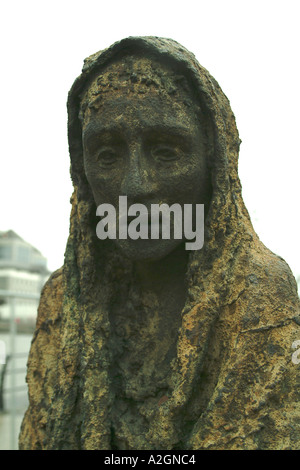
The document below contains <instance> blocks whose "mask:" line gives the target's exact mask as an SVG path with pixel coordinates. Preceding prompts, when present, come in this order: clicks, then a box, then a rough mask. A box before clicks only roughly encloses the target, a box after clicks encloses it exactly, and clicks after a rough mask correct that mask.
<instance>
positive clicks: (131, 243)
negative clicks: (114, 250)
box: [114, 239, 183, 261]
mask: <svg viewBox="0 0 300 470" xmlns="http://www.w3.org/2000/svg"><path fill="white" fill-rule="evenodd" d="M114 243H115V244H116V245H117V247H118V248H119V249H120V250H121V251H122V253H123V254H124V255H125V256H126V257H127V258H129V259H131V260H133V261H142V260H145V261H158V260H160V259H162V258H164V257H165V256H167V255H169V254H170V253H171V252H172V251H173V250H175V248H177V247H178V246H179V245H181V244H182V243H183V241H182V240H151V239H150V240H141V239H138V240H131V239H126V240H114Z"/></svg>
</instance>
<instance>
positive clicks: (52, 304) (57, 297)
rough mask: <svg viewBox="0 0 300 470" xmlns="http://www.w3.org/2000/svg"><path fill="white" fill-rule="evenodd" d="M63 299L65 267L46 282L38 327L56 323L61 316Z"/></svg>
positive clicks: (41, 299) (42, 293)
mask: <svg viewBox="0 0 300 470" xmlns="http://www.w3.org/2000/svg"><path fill="white" fill-rule="evenodd" d="M62 299H63V267H61V268H60V269H57V270H56V271H54V272H53V273H52V274H51V275H50V277H49V279H48V280H47V281H46V283H45V285H44V287H43V289H42V292H41V298H40V303H39V308H38V317H37V323H36V327H37V329H39V328H40V327H42V325H43V324H45V322H46V323H53V322H56V321H57V320H58V319H59V317H60V316H61V311H62Z"/></svg>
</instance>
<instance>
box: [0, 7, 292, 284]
mask: <svg viewBox="0 0 300 470" xmlns="http://www.w3.org/2000/svg"><path fill="white" fill-rule="evenodd" d="M299 13H300V2H299V0H284V1H277V0H272V1H271V0H251V1H249V0H226V1H224V0H209V1H208V0H185V1H182V0H181V1H176V0H171V1H170V0H163V1H162V0H152V1H150V2H143V1H130V0H129V1H113V2H107V1H106V2H104V1H101V0H99V1H94V0H85V1H82V0H81V1H76V0H60V1H55V0H52V1H51V2H50V1H40V0H39V1H37V0H26V1H24V0H10V1H9V2H4V1H3V2H1V6H0V17H1V20H0V22H1V28H0V35H1V69H2V70H1V105H2V106H1V108H2V112H1V132H2V138H1V146H2V149H1V173H0V175H1V176H0V178H1V181H0V201H1V210H0V214H1V222H0V230H8V229H13V230H15V231H16V232H17V233H18V234H19V235H20V236H22V237H23V238H24V239H25V240H27V241H28V242H30V243H31V244H33V245H34V246H36V247H37V248H38V249H39V250H41V252H42V253H43V254H44V255H45V256H46V257H47V258H48V266H49V268H50V269H51V270H54V269H57V268H58V267H60V266H61V265H62V264H63V256H64V250H65V245H66V241H67V237H68V230H69V212H70V205H69V199H70V196H71V193H72V186H71V181H70V178H69V155H68V146H67V145H68V144H67V113H66V99H67V93H68V90H69V89H70V87H71V85H72V83H73V81H74V79H75V78H76V77H77V76H78V75H79V74H80V72H81V68H82V64H83V59H84V58H85V57H87V56H88V55H90V54H92V53H94V52H96V51H98V50H100V49H104V48H106V47H108V46H109V45H111V44H112V43H113V42H115V41H117V40H119V39H122V38H124V37H127V36H148V35H151V36H163V37H169V38H172V39H175V40H176V41H178V42H180V43H181V44H182V45H183V46H185V47H186V48H187V49H189V50H190V51H192V52H193V53H194V54H195V55H196V57H197V59H198V61H199V62H200V63H201V64H202V65H203V66H204V67H205V68H207V69H208V70H209V71H210V73H211V74H212V75H213V76H214V77H215V78H216V80H217V81H218V82H219V84H220V86H221V88H222V89H223V91H224V93H225V94H226V95H227V96H228V98H229V100H230V102H231V106H232V109H233V111H234V113H235V116H236V121H237V126H238V129H239V132H240V137H241V139H242V146H241V152H240V165H239V168H240V170H239V174H240V178H241V181H242V186H243V195H244V200H245V203H246V206H247V208H248V210H249V212H250V215H251V218H252V221H253V224H254V227H255V229H256V231H257V233H258V235H259V236H260V238H261V240H262V241H263V242H264V243H265V245H267V246H268V247H269V248H270V249H271V250H272V251H274V252H275V253H277V254H280V256H282V257H283V258H284V259H285V260H286V261H287V262H288V264H289V265H290V267H291V269H292V270H293V272H294V274H295V275H297V276H299V275H300V250H299V244H300V243H299V227H300V217H299V206H300V204H299V186H300V178H299V170H300V163H299V162H300V154H299V153H300V151H299V124H300V122H299V109H300V91H299V88H300V87H299V83H300V65H299V49H300V47H299V46H300V28H299Z"/></svg>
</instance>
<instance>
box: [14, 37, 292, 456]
mask: <svg viewBox="0 0 300 470" xmlns="http://www.w3.org/2000/svg"><path fill="white" fill-rule="evenodd" d="M125 53H131V54H135V53H139V54H148V55H149V56H150V57H156V58H158V59H159V60H160V61H162V62H166V63H171V64H173V66H174V64H175V66H176V68H177V69H178V70H180V71H181V72H182V73H184V75H185V76H187V77H188V79H189V81H190V83H191V84H192V86H193V89H194V90H195V93H196V95H197V98H198V99H199V101H200V103H201V106H202V108H203V109H204V110H205V113H206V115H207V117H208V119H209V120H210V122H211V125H212V129H213V141H214V155H213V158H212V161H211V162H210V165H211V184H212V198H211V203H210V207H209V211H208V214H207V217H206V221H205V243H204V247H203V248H202V249H201V250H199V251H195V252H191V253H190V255H189V263H188V269H187V275H186V276H187V283H188V294H187V298H186V302H185V306H184V308H183V310H182V313H181V326H180V328H179V331H178V338H177V344H176V357H175V360H174V361H172V364H171V365H170V377H171V382H170V383H172V387H171V388H170V390H168V392H167V394H166V396H163V397H161V396H154V397H152V398H151V400H150V399H148V398H145V403H144V404H141V403H139V404H138V405H135V404H134V403H133V404H132V406H133V409H134V410H135V411H133V415H132V423H131V424H130V421H129V424H128V425H127V428H125V427H124V426H125V425H124V423H123V424H120V432H121V433H123V435H124V439H125V440H126V446H125V447H124V448H125V449H137V450H139V449H149V450H151V449H156V450H160V449H166V450H171V449H278V450H279V449H297V448H299V438H300V431H299V427H300V426H299V424H300V413H299V411H300V409H299V406H300V405H299V390H300V387H299V365H297V364H295V363H294V362H293V361H292V354H293V353H294V352H295V350H294V349H293V346H292V345H293V343H294V341H296V340H299V339H300V331H299V325H300V316H299V313H300V309H299V299H298V295H297V285H296V282H295V279H294V277H293V275H292V273H291V271H290V269H289V267H288V265H287V264H286V262H285V261H284V260H283V259H282V258H280V257H279V256H277V255H275V254H274V253H272V252H271V251H270V250H269V249H267V248H266V247H265V246H264V245H263V243H262V242H261V241H260V240H259V238H258V236H257V235H256V233H255V232H254V229H253V227H252V224H251V221H250V217H249V215H248V212H247V210H246V208H245V205H244V202H243V199H242V194H241V184H240V180H239V177H238V170H237V168H238V153H239V146H240V139H239V135H238V131H237V128H236V123H235V118H234V115H233V113H232V110H231V108H230V104H229V101H228V99H227V98H226V96H225V95H224V93H223V92H222V90H221V89H220V86H219V85H218V83H217V82H216V80H215V79H214V78H213V77H211V75H210V74H209V73H208V72H207V70H206V69H204V68H203V67H202V66H200V65H199V64H198V62H197V61H196V59H195V57H194V55H193V54H191V53H190V52H189V51H187V50H186V49H184V48H183V47H182V46H181V45H180V44H178V43H177V42H175V41H173V40H170V39H162V38H156V37H137V38H134V37H130V38H127V39H124V40H122V41H120V42H117V43H115V44H113V45H112V46H111V47H110V48H108V49H106V50H104V51H100V52H98V53H96V54H94V55H92V56H90V57H89V58H88V59H86V61H85V63H84V67H83V70H82V74H81V75H80V76H79V77H78V78H77V79H76V81H75V82H74V84H73V87H72V88H71V90H70V93H69V97H68V117H69V119H68V137H69V150H70V157H71V177H72V181H73V185H74V193H73V195H72V198H71V204H72V210H71V216H70V234H69V238H68V242H67V246H66V251H65V261H64V265H63V267H62V268H61V269H59V270H58V271H56V272H55V273H53V274H52V276H51V277H50V279H49V280H48V282H47V283H46V285H45V286H44V289H43V291H42V294H41V300H40V305H39V309H38V318H37V324H36V330H35V333H34V336H33V340H32V346H31V350H30V354H29V359H28V373H27V382H28V387H29V407H28V410H27V411H26V414H25V417H24V419H23V423H22V426H21V432H20V449H55V450H58V449H98V450H101V449H113V448H114V445H113V437H112V434H113V430H112V425H111V415H112V412H113V410H114V401H115V396H114V393H113V392H112V390H113V387H112V379H111V375H110V372H109V371H110V366H111V363H112V361H113V353H112V351H111V349H112V348H111V344H110V338H111V335H112V330H111V329H112V326H111V324H110V321H109V309H110V306H111V303H112V299H113V298H114V297H116V296H120V297H122V298H123V299H124V298H125V299H126V298H129V297H130V294H129V292H130V282H131V277H130V273H129V269H130V268H129V267H128V265H127V264H126V262H125V261H124V260H122V259H120V258H118V255H117V254H116V253H111V252H110V255H109V256H108V255H107V252H108V251H109V250H108V249H107V246H106V244H105V242H100V241H99V240H98V239H97V238H96V233H95V223H96V221H95V212H96V208H95V204H94V202H93V199H92V196H91V191H90V189H89V187H88V183H87V180H86V177H85V173H84V169H83V156H82V142H81V122H80V119H79V114H80V101H81V97H82V93H83V91H84V89H86V87H87V85H88V84H89V83H91V81H92V80H93V78H94V77H96V76H97V74H99V73H100V71H101V70H102V68H103V67H105V65H106V64H109V63H110V62H111V61H113V60H115V59H116V58H117V57H119V56H121V55H122V54H125ZM96 244H97V246H98V248H96ZM99 245H100V249H99ZM99 282H100V286H101V287H100V288H99V287H98V286H99ZM96 286H97V288H96ZM126 296H127V297H126ZM126 305H128V303H126V302H125V303H124V306H123V310H124V311H123V314H124V315H126V308H127V307H126ZM149 400H150V401H149ZM142 405H143V406H144V407H145V409H146V408H147V413H148V414H147V415H146V414H145V413H146V412H145V413H144V415H145V416H146V418H145V416H144V417H142V418H141V415H142V414H143V406H142ZM134 406H135V408H134ZM120 423H121V421H120ZM123 425H124V426H123ZM122 426H123V428H122Z"/></svg>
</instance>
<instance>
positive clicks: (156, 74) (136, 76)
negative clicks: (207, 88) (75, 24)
mask: <svg viewBox="0 0 300 470" xmlns="http://www.w3.org/2000/svg"><path fill="white" fill-rule="evenodd" d="M124 95H126V96H131V97H132V98H133V97H140V98H144V97H147V98H149V97H151V96H152V97H154V96H160V97H161V98H165V99H167V100H168V101H169V100H170V102H171V101H172V100H173V101H178V100H180V101H183V102H187V101H190V104H192V102H193V100H192V98H191V93H190V89H189V86H188V85H187V81H186V78H185V77H184V76H183V75H182V74H179V73H178V72H177V71H176V70H173V69H172V67H170V66H169V65H166V64H162V63H160V62H159V61H158V60H156V59H154V58H149V57H131V56H130V57H124V58H121V59H119V60H116V61H114V62H112V63H110V64H108V65H107V66H106V67H105V68H104V69H103V70H102V71H99V73H98V74H96V76H94V78H93V80H92V81H91V83H90V84H89V86H88V87H87V89H86V91H85V93H84V95H83V97H82V100H81V112H82V117H83V116H84V115H85V113H86V110H87V109H88V108H90V109H91V108H93V109H97V108H99V107H100V106H101V104H102V103H103V101H105V100H106V99H108V98H111V97H114V98H117V97H118V96H124Z"/></svg>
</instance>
